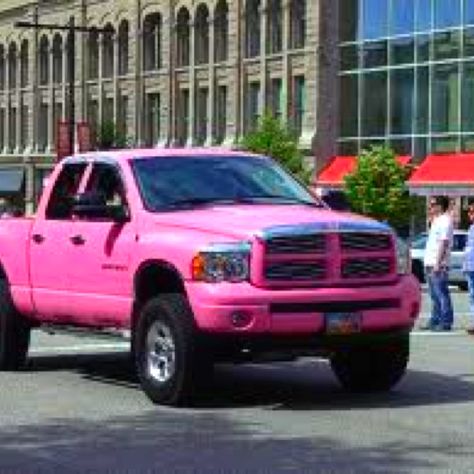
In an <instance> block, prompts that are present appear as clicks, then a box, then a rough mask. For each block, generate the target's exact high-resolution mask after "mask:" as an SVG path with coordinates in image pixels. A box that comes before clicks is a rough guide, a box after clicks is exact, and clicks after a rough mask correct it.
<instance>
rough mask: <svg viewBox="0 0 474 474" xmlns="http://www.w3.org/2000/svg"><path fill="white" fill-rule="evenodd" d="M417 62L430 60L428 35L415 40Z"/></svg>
mask: <svg viewBox="0 0 474 474" xmlns="http://www.w3.org/2000/svg"><path fill="white" fill-rule="evenodd" d="M416 48H417V55H418V56H417V61H418V62H419V63H423V62H425V61H429V59H430V37H429V35H420V36H417V38H416Z"/></svg>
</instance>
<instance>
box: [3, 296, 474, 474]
mask: <svg viewBox="0 0 474 474" xmlns="http://www.w3.org/2000/svg"><path fill="white" fill-rule="evenodd" d="M454 299H455V307H456V308H457V311H458V313H460V312H461V308H464V306H463V305H466V304H467V303H465V300H466V299H467V296H466V294H465V293H455V295H454ZM426 308H427V307H426V305H424V307H423V312H425V313H426V311H427V310H426ZM466 308H467V306H466ZM460 321H461V319H458V322H460ZM125 347H126V345H125V344H123V343H115V342H111V341H104V340H96V339H80V338H76V337H67V336H54V337H51V336H48V335H45V334H43V333H38V334H35V337H34V344H33V348H32V355H31V361H30V365H29V367H28V368H27V369H26V370H25V371H23V372H20V373H1V374H0V473H1V474H4V473H13V472H14V473H22V474H23V473H29V472H32V473H43V472H44V473H49V472H55V473H56V472H57V473H70V472H74V473H76V472H77V473H80V472H100V473H103V472H110V473H135V472H144V473H154V472H156V473H160V474H161V473H166V474H168V473H272V474H273V473H312V472H322V471H324V472H363V473H367V472H380V473H400V472H436V471H438V472H447V471H450V472H474V338H469V337H468V336H466V335H465V334H464V332H463V331H461V330H458V331H455V332H453V333H451V334H440V335H438V334H430V333H423V332H418V331H416V332H415V333H414V335H413V336H412V358H411V364H410V370H409V372H408V374H407V376H406V377H405V378H404V380H403V381H402V382H401V383H400V384H399V385H398V387H397V388H396V390H394V391H393V392H391V393H387V394H377V395H370V396H368V395H351V394H346V393H344V392H342V391H341V390H340V388H339V386H338V384H337V382H336V380H335V378H334V377H333V375H332V373H331V371H330V369H329V367H328V365H327V363H326V362H324V361H320V360H315V359H304V360H301V361H298V362H296V363H280V364H272V365H266V366H265V365H262V366H250V365H244V366H236V367H234V366H220V367H218V369H217V371H216V377H215V380H214V383H213V385H212V390H210V391H209V393H208V394H207V395H206V397H205V399H203V400H202V402H201V403H200V405H199V406H198V408H193V409H171V408H163V407H156V406H153V405H151V404H150V403H149V402H148V400H147V399H146V398H145V396H144V395H143V394H142V392H141V391H140V389H139V387H138V384H137V381H136V379H135V377H134V374H133V370H132V368H131V367H130V365H129V363H128V358H127V354H126V352H125Z"/></svg>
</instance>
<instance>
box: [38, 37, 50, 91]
mask: <svg viewBox="0 0 474 474" xmlns="http://www.w3.org/2000/svg"><path fill="white" fill-rule="evenodd" d="M39 83H40V85H43V86H44V85H46V84H48V83H49V40H48V37H47V36H42V37H41V40H40V44H39Z"/></svg>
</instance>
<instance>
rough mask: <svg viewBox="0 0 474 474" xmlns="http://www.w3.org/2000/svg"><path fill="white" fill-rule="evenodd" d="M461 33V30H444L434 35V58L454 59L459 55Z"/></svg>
mask: <svg viewBox="0 0 474 474" xmlns="http://www.w3.org/2000/svg"><path fill="white" fill-rule="evenodd" d="M460 48H461V35H460V33H459V31H444V32H442V33H436V34H435V36H434V48H433V49H434V58H435V60H439V59H453V58H457V57H458V56H459V52H460Z"/></svg>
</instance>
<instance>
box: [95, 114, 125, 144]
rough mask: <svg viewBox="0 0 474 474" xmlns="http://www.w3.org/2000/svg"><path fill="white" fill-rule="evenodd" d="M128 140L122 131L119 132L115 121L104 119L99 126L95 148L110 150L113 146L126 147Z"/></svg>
mask: <svg viewBox="0 0 474 474" xmlns="http://www.w3.org/2000/svg"><path fill="white" fill-rule="evenodd" d="M128 143H129V140H128V138H127V137H126V135H125V134H124V133H121V132H120V131H119V130H118V128H117V126H116V125H115V122H113V121H112V120H104V121H103V122H102V123H101V124H100V127H99V130H98V133H97V139H96V145H97V149H99V150H110V149H113V148H126V147H127V146H128Z"/></svg>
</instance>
